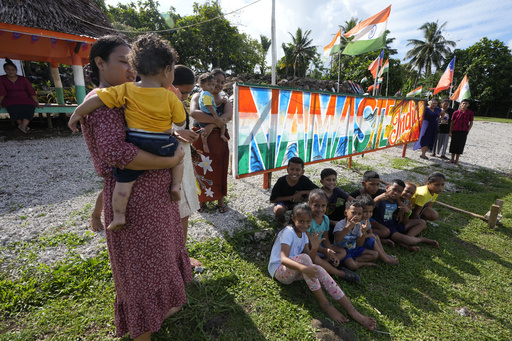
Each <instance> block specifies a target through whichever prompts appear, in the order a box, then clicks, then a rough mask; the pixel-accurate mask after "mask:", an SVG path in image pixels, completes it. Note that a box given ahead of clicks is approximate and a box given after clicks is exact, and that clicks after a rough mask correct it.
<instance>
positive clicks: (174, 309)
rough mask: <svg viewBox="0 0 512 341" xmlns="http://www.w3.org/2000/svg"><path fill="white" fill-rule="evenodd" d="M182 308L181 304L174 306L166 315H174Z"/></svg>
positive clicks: (166, 316)
mask: <svg viewBox="0 0 512 341" xmlns="http://www.w3.org/2000/svg"><path fill="white" fill-rule="evenodd" d="M180 310H181V306H179V307H172V308H171V309H169V312H168V313H167V315H165V318H168V317H171V316H172V315H174V314H176V313H177V312H178V311H180Z"/></svg>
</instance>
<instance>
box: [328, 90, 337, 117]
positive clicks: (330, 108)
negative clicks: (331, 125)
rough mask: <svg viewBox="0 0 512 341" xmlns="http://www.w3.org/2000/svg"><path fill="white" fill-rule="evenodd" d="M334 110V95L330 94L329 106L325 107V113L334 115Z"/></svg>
mask: <svg viewBox="0 0 512 341" xmlns="http://www.w3.org/2000/svg"><path fill="white" fill-rule="evenodd" d="M335 110H336V95H331V98H329V106H328V107H327V113H326V115H331V116H334V112H335Z"/></svg>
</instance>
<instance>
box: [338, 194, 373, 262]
mask: <svg viewBox="0 0 512 341" xmlns="http://www.w3.org/2000/svg"><path fill="white" fill-rule="evenodd" d="M362 218H363V204H362V202H361V201H360V200H358V199H353V200H349V201H347V203H346V204H345V219H343V220H341V221H340V222H338V223H337V224H336V226H335V227H334V245H333V247H334V250H336V251H339V250H340V249H345V250H346V251H347V255H346V256H345V259H343V261H342V263H343V265H345V266H346V267H347V268H349V269H350V270H356V269H359V268H360V267H362V266H365V265H367V266H376V265H377V264H375V263H373V261H374V260H376V259H377V257H379V254H378V253H377V251H374V250H370V249H367V248H365V247H364V246H363V244H364V243H365V241H366V232H367V230H368V228H369V221H364V222H361V219H362ZM374 242H375V240H373V243H371V244H374ZM368 243H370V242H368Z"/></svg>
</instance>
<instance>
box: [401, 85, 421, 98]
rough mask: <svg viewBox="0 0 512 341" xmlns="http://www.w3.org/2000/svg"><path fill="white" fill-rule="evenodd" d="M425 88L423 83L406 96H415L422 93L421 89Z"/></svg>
mask: <svg viewBox="0 0 512 341" xmlns="http://www.w3.org/2000/svg"><path fill="white" fill-rule="evenodd" d="M422 88H423V85H422V86H420V87H419V88H416V89H414V90H413V91H411V92H409V93H408V94H407V95H405V97H413V96H414V95H418V94H421V89H422Z"/></svg>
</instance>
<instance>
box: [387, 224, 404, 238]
mask: <svg viewBox="0 0 512 341" xmlns="http://www.w3.org/2000/svg"><path fill="white" fill-rule="evenodd" d="M384 226H386V227H387V228H388V229H389V237H388V238H391V236H392V235H393V233H395V232H398V233H402V234H405V226H404V225H403V224H400V223H399V222H398V221H396V220H388V221H385V222H384Z"/></svg>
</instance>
